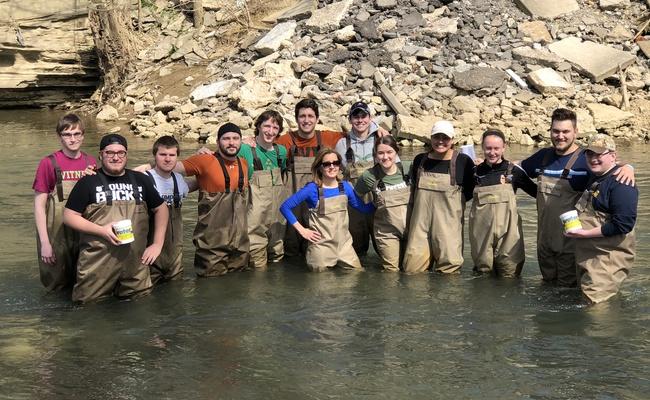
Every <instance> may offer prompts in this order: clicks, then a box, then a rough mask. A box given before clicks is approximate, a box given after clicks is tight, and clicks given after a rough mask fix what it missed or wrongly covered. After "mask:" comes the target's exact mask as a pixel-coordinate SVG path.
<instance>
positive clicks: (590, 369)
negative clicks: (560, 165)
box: [0, 111, 650, 399]
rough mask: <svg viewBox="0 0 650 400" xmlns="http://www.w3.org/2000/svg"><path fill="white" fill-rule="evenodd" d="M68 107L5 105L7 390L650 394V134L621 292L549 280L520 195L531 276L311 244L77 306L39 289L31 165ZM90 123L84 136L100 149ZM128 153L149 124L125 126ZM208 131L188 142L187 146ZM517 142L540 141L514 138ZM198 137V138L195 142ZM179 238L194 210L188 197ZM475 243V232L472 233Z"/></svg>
mask: <svg viewBox="0 0 650 400" xmlns="http://www.w3.org/2000/svg"><path fill="white" fill-rule="evenodd" d="M59 115H60V114H59V113H48V112H43V111H29V112H18V113H16V112H12V113H11V115H10V114H7V113H6V112H5V113H3V112H0V121H3V123H4V127H5V131H6V132H11V134H10V135H8V134H7V135H5V136H4V138H5V141H6V144H7V145H8V146H10V147H11V149H12V151H10V152H6V153H5V157H4V158H3V159H2V160H0V163H1V165H0V167H1V168H2V169H3V171H4V173H3V174H0V187H1V188H2V189H1V190H2V191H3V192H2V196H0V241H1V242H2V243H3V253H2V254H3V257H2V259H1V261H0V274H2V279H0V293H2V294H1V295H0V296H1V298H0V383H1V384H0V397H2V398H12V399H34V398H38V399H64V398H65V399H88V398H115V399H179V398H180V399H185V398H197V399H213V398H260V397H264V398H278V399H286V398H291V399H292V398H301V399H302V398H307V399H312V398H313V399H323V398H346V399H347V398H372V399H395V398H450V397H457V398H488V399H491V398H499V399H510V398H513V399H514V398H533V399H560V398H562V399H564V398H598V399H620V398H628V399H643V398H646V397H647V393H650V384H649V382H648V379H647V376H648V373H649V372H650V371H649V370H650V369H649V368H648V344H649V343H648V337H647V332H648V328H649V327H650V324H649V319H650V317H648V316H649V315H650V299H649V298H648V286H649V284H650V282H649V280H650V273H649V272H648V270H647V268H645V266H646V264H647V261H648V254H649V253H648V240H647V239H648V234H649V233H650V230H649V229H647V226H646V225H647V224H646V225H644V221H645V219H646V218H647V214H648V213H649V212H650V211H649V210H648V208H647V204H649V203H648V196H650V175H649V174H648V172H647V169H648V167H650V165H649V164H648V158H647V154H646V153H647V150H648V148H649V147H647V146H637V147H633V148H625V149H623V151H622V157H623V159H625V160H629V161H630V162H632V163H633V164H634V165H635V166H636V171H637V177H638V182H639V184H640V187H641V197H640V204H641V210H640V213H639V216H640V224H639V226H638V232H637V238H638V247H637V250H638V256H637V263H636V266H635V267H634V268H633V269H632V271H631V275H630V277H629V279H628V280H627V281H626V283H625V284H624V285H623V289H622V291H621V294H620V295H619V296H617V297H616V298H614V299H613V301H610V302H609V303H606V304H602V305H598V306H595V307H586V306H584V304H583V302H582V300H581V298H580V295H579V294H578V293H577V292H576V291H573V290H562V289H557V288H553V287H549V286H545V285H542V284H541V282H540V277H539V271H538V266H537V263H536V261H535V251H536V249H535V231H536V214H535V203H534V201H533V200H531V199H528V198H526V197H525V195H523V194H521V195H519V204H520V206H521V213H522V216H523V219H524V232H525V240H526V252H527V259H526V265H525V266H524V270H523V273H522V278H521V279H520V280H506V279H493V278H492V277H489V276H474V275H473V274H472V272H471V266H470V262H469V261H466V263H465V265H464V267H463V271H462V273H461V274H459V275H455V276H448V277H447V276H440V275H436V274H422V275H417V276H407V275H402V274H394V273H382V272H380V271H379V267H378V266H379V263H378V259H377V258H376V256H374V255H370V256H368V257H366V258H365V259H364V260H363V261H364V264H365V265H366V266H367V270H366V272H363V273H349V272H345V271H331V272H328V273H322V274H312V273H308V272H306V271H305V269H304V267H303V266H302V265H301V263H300V262H299V261H296V260H290V261H288V262H285V263H282V264H279V265H273V266H271V267H270V268H269V269H268V270H266V271H250V272H243V273H238V274H233V275H230V276H225V277H223V278H219V279H201V280H197V279H195V278H194V271H193V267H192V265H191V261H192V256H191V253H192V252H191V248H190V249H188V253H187V254H188V255H189V256H188V257H186V259H185V269H186V276H185V278H184V279H183V280H181V281H178V282H171V283H169V284H166V285H163V286H161V287H160V288H158V289H157V290H156V291H155V292H154V293H153V294H152V295H151V296H149V297H146V298H142V299H138V300H135V301H117V300H114V299H111V300H107V301H105V302H102V303H99V304H95V305H92V306H90V307H73V306H72V305H70V303H69V302H68V300H67V299H66V297H65V296H64V295H60V294H44V293H43V291H42V288H41V287H40V284H39V282H38V269H37V266H36V259H35V243H34V228H33V216H32V209H31V207H32V192H31V182H32V179H33V173H34V169H35V167H36V163H37V162H38V160H39V159H40V158H41V157H42V156H43V155H45V154H48V153H49V152H51V151H52V150H53V149H54V147H55V146H56V142H55V140H54V139H55V138H54V137H53V135H52V128H53V126H54V124H55V123H56V119H57V118H58V117H59ZM98 137H99V135H97V134H96V131H95V128H94V127H92V126H91V127H90V132H89V134H88V137H87V138H86V146H85V150H87V151H88V152H90V153H93V154H94V153H96V145H97V142H98ZM129 144H130V146H129V151H130V155H129V157H130V160H131V162H138V161H144V160H146V159H148V157H149V146H150V142H148V141H141V140H139V139H137V138H133V139H131V140H130V143H129ZM194 147H196V146H195V144H186V145H185V149H186V151H187V152H189V151H191V149H192V148H194ZM510 152H511V157H510V158H512V159H515V158H521V157H523V156H524V155H525V154H528V153H529V152H530V149H528V148H517V147H516V146H514V147H513V148H511V149H510ZM186 154H187V153H186ZM184 211H185V214H184V221H185V227H186V228H185V243H186V244H187V245H190V243H191V231H192V228H193V226H194V223H195V221H196V210H195V202H194V200H193V201H191V202H190V203H188V206H187V207H186V208H185V210H184ZM465 247H466V248H465V257H466V260H469V248H468V246H467V245H466V246H465Z"/></svg>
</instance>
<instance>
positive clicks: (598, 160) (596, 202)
mask: <svg viewBox="0 0 650 400" xmlns="http://www.w3.org/2000/svg"><path fill="white" fill-rule="evenodd" d="M585 156H586V158H587V166H588V167H589V170H590V171H591V172H592V173H593V175H594V176H593V178H592V179H591V181H590V183H589V185H588V187H589V188H588V189H587V190H586V191H585V192H584V193H583V195H582V197H581V198H580V200H579V201H578V203H577V204H576V208H577V209H578V212H579V218H580V222H581V224H582V228H581V229H577V230H574V231H571V232H567V233H565V235H566V236H568V237H571V238H576V240H575V258H576V264H577V266H578V281H579V283H580V288H581V290H582V293H583V294H584V295H585V296H586V297H587V298H588V299H589V300H590V301H591V302H593V303H600V302H602V301H605V300H607V299H609V298H610V297H612V296H614V295H615V294H616V293H618V290H619V288H620V286H621V283H622V282H623V281H624V280H625V278H627V275H628V273H629V269H630V268H631V267H632V266H633V265H634V255H635V236H634V225H635V223H636V215H637V205H638V201H639V191H638V190H637V188H636V187H635V186H628V185H624V184H622V183H620V182H618V181H617V180H616V178H615V175H614V174H615V172H616V171H617V170H618V169H619V168H620V167H619V166H617V165H616V144H615V143H614V140H613V139H612V138H611V137H609V136H607V135H603V134H597V135H594V136H593V137H592V138H591V139H590V140H589V142H588V146H587V148H586V149H585Z"/></svg>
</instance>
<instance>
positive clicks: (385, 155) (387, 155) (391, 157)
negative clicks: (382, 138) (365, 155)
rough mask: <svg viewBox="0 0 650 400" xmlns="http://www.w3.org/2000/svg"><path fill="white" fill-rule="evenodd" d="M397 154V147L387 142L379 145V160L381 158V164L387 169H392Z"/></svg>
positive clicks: (377, 155)
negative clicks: (394, 147)
mask: <svg viewBox="0 0 650 400" xmlns="http://www.w3.org/2000/svg"><path fill="white" fill-rule="evenodd" d="M396 156H397V153H396V152H395V149H393V148H392V147H390V146H389V145H387V144H383V143H382V144H380V145H378V146H377V154H376V157H377V160H379V164H380V165H381V166H382V167H383V168H384V169H386V170H388V169H390V168H391V167H392V166H393V165H395V158H396Z"/></svg>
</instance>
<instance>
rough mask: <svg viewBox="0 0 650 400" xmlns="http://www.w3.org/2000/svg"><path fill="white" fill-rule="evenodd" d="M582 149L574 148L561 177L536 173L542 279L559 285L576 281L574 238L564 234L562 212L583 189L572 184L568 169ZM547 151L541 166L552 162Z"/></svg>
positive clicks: (565, 210) (572, 206)
mask: <svg viewBox="0 0 650 400" xmlns="http://www.w3.org/2000/svg"><path fill="white" fill-rule="evenodd" d="M581 153H582V150H581V149H578V150H576V151H574V152H573V154H572V155H571V158H569V161H568V162H567V164H566V166H565V167H564V170H563V171H562V175H561V176H560V178H553V177H549V176H544V174H543V173H544V171H542V172H540V174H539V176H538V177H537V260H538V261H539V269H540V271H541V273H542V279H544V280H545V281H548V282H555V283H557V285H558V286H575V285H576V264H575V254H574V252H575V240H573V239H571V238H567V237H565V236H564V235H563V234H562V232H564V227H563V226H562V221H560V214H563V213H565V212H567V211H569V210H573V209H574V207H575V204H576V202H577V201H578V199H579V198H580V195H581V193H580V192H576V191H575V190H573V188H571V185H570V184H569V179H568V178H569V172H570V171H571V168H572V167H573V164H575V162H576V160H577V159H578V157H579V156H580V154H581ZM551 155H552V154H551V152H548V153H547V156H546V157H544V161H543V163H542V165H543V166H542V168H545V167H546V165H548V163H549V162H550V158H551Z"/></svg>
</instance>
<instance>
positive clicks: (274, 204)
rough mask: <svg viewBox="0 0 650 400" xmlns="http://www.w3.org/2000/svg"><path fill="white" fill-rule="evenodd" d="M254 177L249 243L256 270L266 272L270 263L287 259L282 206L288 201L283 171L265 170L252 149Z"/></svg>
mask: <svg viewBox="0 0 650 400" xmlns="http://www.w3.org/2000/svg"><path fill="white" fill-rule="evenodd" d="M273 148H274V150H275V154H277V157H278V158H277V162H278V165H280V166H281V165H282V160H281V159H280V151H279V149H278V146H277V145H273ZM253 158H254V160H253V169H254V171H253V176H252V178H251V181H250V188H251V204H250V206H249V207H248V239H249V240H250V254H251V261H252V262H253V265H254V266H255V268H264V267H266V266H267V263H269V262H272V263H273V262H278V261H280V260H282V257H284V243H283V239H284V234H285V231H286V222H285V220H284V217H283V216H282V213H280V205H281V204H282V202H283V201H284V200H285V199H286V198H287V197H288V196H287V190H286V188H285V186H284V182H283V181H282V170H281V169H280V168H274V169H272V170H264V169H263V166H262V161H261V160H260V159H259V158H258V156H257V152H256V151H255V149H253Z"/></svg>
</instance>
